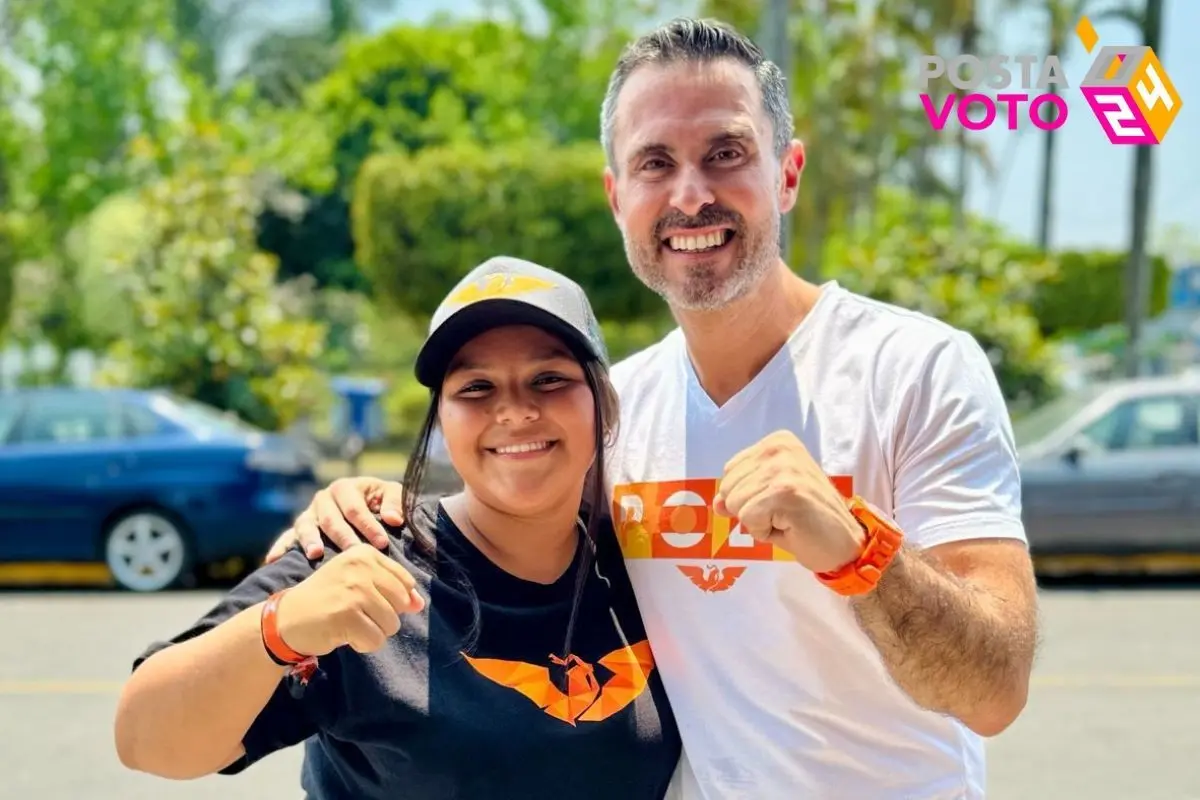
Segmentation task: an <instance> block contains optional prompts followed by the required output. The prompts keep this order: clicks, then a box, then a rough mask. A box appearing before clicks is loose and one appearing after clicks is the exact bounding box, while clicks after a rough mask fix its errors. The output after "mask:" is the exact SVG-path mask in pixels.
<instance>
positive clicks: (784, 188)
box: [779, 139, 804, 214]
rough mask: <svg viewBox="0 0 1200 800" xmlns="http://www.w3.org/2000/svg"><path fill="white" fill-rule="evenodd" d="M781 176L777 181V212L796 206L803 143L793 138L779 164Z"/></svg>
mask: <svg viewBox="0 0 1200 800" xmlns="http://www.w3.org/2000/svg"><path fill="white" fill-rule="evenodd" d="M780 167H781V171H782V173H783V174H782V176H781V180H780V181H779V213H780V214H786V213H788V212H789V211H791V210H792V209H793V208H794V207H795V206H796V198H797V197H798V196H799V193H800V175H801V173H803V172H804V143H803V142H801V141H800V140H799V139H793V140H792V142H791V144H789V145H788V149H787V152H786V153H784V154H783V161H782V163H781V164H780Z"/></svg>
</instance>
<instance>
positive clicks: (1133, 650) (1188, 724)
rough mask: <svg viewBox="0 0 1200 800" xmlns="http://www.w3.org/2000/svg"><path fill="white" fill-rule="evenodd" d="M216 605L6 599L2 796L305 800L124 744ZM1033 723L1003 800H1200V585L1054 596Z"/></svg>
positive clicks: (270, 767) (290, 763)
mask: <svg viewBox="0 0 1200 800" xmlns="http://www.w3.org/2000/svg"><path fill="white" fill-rule="evenodd" d="M216 596H217V595H216V593H214V592H211V591H193V592H180V593H174V594H166V595H159V596H153V597H148V596H133V595H127V594H120V593H116V592H66V591H62V592H11V593H0V720H3V724H0V797H5V798H9V797H11V798H31V799H32V798H37V800H58V799H59V798H62V799H63V800H65V799H66V798H71V800H75V799H76V798H88V800H117V799H118V798H120V800H173V799H175V798H178V800H201V798H213V800H273V798H299V797H301V792H300V789H299V783H298V775H299V764H300V757H301V752H300V750H299V749H298V748H296V749H293V750H291V751H289V752H286V753H282V754H277V755H276V756H275V757H273V758H271V759H268V760H267V761H265V762H263V763H261V764H259V765H257V766H255V767H254V768H252V769H251V770H249V771H247V772H246V773H244V774H243V775H241V776H238V777H235V778H224V777H212V778H206V779H203V780H200V781H195V782H188V783H168V782H164V781H162V780H159V779H155V778H149V777H146V776H141V775H137V774H133V773H130V772H127V771H125V770H124V769H123V768H122V767H121V766H120V764H119V763H118V762H117V760H116V756H115V755H114V752H113V746H112V735H111V725H112V715H113V709H114V706H115V702H116V697H117V691H118V687H119V682H120V681H121V680H122V679H123V678H124V676H125V675H126V674H127V673H128V668H129V662H130V660H131V658H132V657H133V656H134V655H135V654H136V653H138V652H139V651H140V650H141V648H143V647H144V646H145V644H146V643H147V642H149V641H150V640H152V639H154V638H156V637H160V636H163V635H166V634H169V633H171V632H173V631H175V630H177V629H179V628H181V627H183V626H185V625H186V624H188V623H189V622H190V621H191V620H193V619H194V618H195V617H196V616H198V615H199V614H200V613H202V612H203V611H204V610H205V609H207V608H208V606H209V605H210V604H211V603H212V602H213V600H214V599H215V597H216ZM1043 614H1044V619H1045V624H1044V635H1045V644H1044V646H1043V651H1042V655H1041V658H1040V661H1039V664H1038V669H1037V673H1036V677H1035V685H1034V689H1033V695H1032V698H1031V700H1030V704H1029V707H1028V710H1027V712H1026V714H1025V715H1024V716H1023V717H1022V719H1021V720H1020V721H1018V723H1017V724H1016V725H1014V726H1013V727H1012V728H1011V729H1010V730H1009V731H1007V732H1006V733H1005V734H1003V735H1002V736H1000V737H998V738H997V739H995V740H993V742H992V743H991V746H990V751H989V752H990V756H989V761H990V764H989V771H990V781H989V783H990V791H989V798H994V800H1042V799H1043V798H1045V800H1200V723H1198V722H1197V719H1198V718H1200V714H1198V712H1200V586H1197V587H1193V588H1189V589H1175V590H1168V589H1147V588H1135V589H1129V588H1124V589H1121V588H1117V589H1107V590H1080V589H1070V590H1067V589H1054V590H1050V591H1047V592H1045V593H1044V595H1043Z"/></svg>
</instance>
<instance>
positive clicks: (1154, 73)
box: [1075, 17, 1183, 144]
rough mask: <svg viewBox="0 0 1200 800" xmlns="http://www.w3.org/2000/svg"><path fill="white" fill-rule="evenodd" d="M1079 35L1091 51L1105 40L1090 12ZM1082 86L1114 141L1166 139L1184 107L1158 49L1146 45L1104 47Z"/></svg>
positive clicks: (1120, 142) (1108, 134) (1084, 18)
mask: <svg viewBox="0 0 1200 800" xmlns="http://www.w3.org/2000/svg"><path fill="white" fill-rule="evenodd" d="M1075 34H1076V35H1077V36H1078V37H1079V40H1080V41H1081V42H1082V43H1083V46H1084V47H1085V48H1086V49H1087V51H1088V52H1089V53H1090V52H1092V50H1093V49H1094V48H1095V46H1096V43H1097V42H1098V41H1099V40H1100V37H1099V36H1098V35H1097V34H1096V30H1095V28H1093V27H1092V23H1091V21H1090V20H1089V19H1088V18H1087V17H1083V18H1082V19H1080V20H1079V24H1078V25H1077V26H1076V28H1075ZM1079 89H1080V91H1082V92H1083V96H1084V97H1085V98H1087V101H1088V105H1089V106H1091V108H1092V112H1093V113H1094V114H1095V115H1096V119H1098V120H1099V121H1100V126H1101V127H1102V128H1104V133H1105V134H1107V136H1108V140H1109V141H1110V142H1112V143H1113V144H1161V143H1162V140H1163V137H1165V136H1166V135H1167V131H1168V130H1170V128H1171V125H1172V123H1174V122H1175V117H1177V116H1179V110H1180V109H1181V108H1183V98H1181V97H1180V96H1179V92H1177V91H1176V90H1175V85H1174V84H1173V83H1171V77H1170V76H1169V75H1168V74H1167V71H1166V69H1164V68H1163V65H1162V62H1160V61H1159V60H1158V56H1157V55H1156V54H1155V52H1154V49H1153V48H1150V47H1145V46H1142V45H1138V46H1131V45H1121V46H1109V45H1106V46H1105V47H1102V48H1100V52H1099V53H1097V54H1096V59H1095V60H1094V61H1093V62H1092V66H1091V69H1089V70H1088V73H1087V75H1086V76H1085V77H1084V79H1083V81H1082V83H1080V84H1079Z"/></svg>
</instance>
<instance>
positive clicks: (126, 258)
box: [105, 127, 325, 428]
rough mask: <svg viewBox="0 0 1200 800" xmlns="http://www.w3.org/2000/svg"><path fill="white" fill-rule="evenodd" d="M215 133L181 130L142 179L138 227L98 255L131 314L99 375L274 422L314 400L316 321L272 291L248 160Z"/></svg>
mask: <svg viewBox="0 0 1200 800" xmlns="http://www.w3.org/2000/svg"><path fill="white" fill-rule="evenodd" d="M221 135H222V132H221V131H220V130H219V129H217V128H215V127H207V128H204V129H201V130H198V131H196V132H195V133H194V134H192V135H190V136H185V137H184V138H183V140H182V142H181V146H180V149H179V150H178V151H177V152H176V153H175V156H174V159H173V161H174V163H175V169H174V170H173V171H172V173H171V174H169V175H166V176H161V177H158V176H155V177H158V179H156V180H147V181H146V182H145V184H144V186H145V188H144V189H143V190H142V192H141V193H140V195H139V198H138V199H139V201H140V203H139V205H140V206H141V208H142V209H144V210H145V212H146V220H145V224H146V230H145V233H144V236H142V237H140V238H141V242H140V244H138V245H135V247H134V248H133V249H131V250H130V251H129V252H127V253H125V254H124V255H123V256H120V257H114V258H113V259H112V260H111V261H110V262H109V263H108V268H109V273H110V279H111V280H112V281H114V282H116V283H117V284H118V286H119V287H120V289H121V291H122V293H123V294H124V295H125V299H126V301H127V302H128V303H129V305H130V306H131V308H132V310H133V314H134V318H135V319H136V320H137V321H138V323H140V324H138V325H137V326H136V327H135V329H134V330H133V331H132V332H131V333H130V334H129V335H127V336H125V337H123V338H122V339H120V340H119V341H118V342H116V343H115V344H114V345H113V347H112V348H111V350H110V357H111V360H112V364H111V365H110V366H109V369H108V371H107V372H106V375H105V379H106V380H107V381H110V382H114V383H118V384H121V385H132V386H141V387H151V386H162V387H168V388H171V389H173V390H175V391H177V392H179V393H180V394H183V395H185V396H187V397H192V398H195V399H197V400H200V401H202V402H206V403H210V404H212V405H215V406H217V407H219V408H223V409H228V410H232V411H235V412H237V413H238V414H239V415H240V416H241V417H242V418H244V419H246V420H248V421H250V422H253V423H256V424H259V425H262V426H264V427H268V428H275V427H278V426H280V425H286V424H289V423H291V422H292V421H294V420H296V419H297V418H298V417H300V416H301V415H304V414H310V413H314V412H317V411H319V406H318V405H316V404H315V402H314V401H315V400H316V399H317V398H320V397H322V394H323V391H324V381H323V379H322V378H321V376H320V375H319V373H317V372H316V370H315V369H314V368H313V363H314V362H315V361H316V360H317V359H318V358H319V356H320V355H321V351H322V348H323V344H324V333H325V332H324V328H323V326H322V325H319V324H317V323H315V322H312V321H310V320H306V319H303V318H299V319H297V318H294V317H291V316H290V315H289V314H287V313H286V312H285V310H284V308H283V307H281V305H280V303H279V302H278V301H277V297H276V287H275V278H276V263H275V260H274V259H273V258H272V257H270V256H269V255H266V254H264V253H262V252H259V251H257V250H256V249H255V247H254V233H255V230H254V228H255V216H256V214H257V212H258V210H259V201H258V193H257V192H256V191H255V190H254V187H253V177H254V166H253V164H252V163H250V162H249V161H247V160H245V159H242V158H239V157H237V156H236V151H235V152H234V153H231V152H230V150H231V149H232V148H230V147H229V146H228V143H226V142H223V141H222V138H221Z"/></svg>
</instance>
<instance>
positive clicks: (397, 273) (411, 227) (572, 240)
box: [354, 143, 662, 321]
mask: <svg viewBox="0 0 1200 800" xmlns="http://www.w3.org/2000/svg"><path fill="white" fill-rule="evenodd" d="M603 164H604V157H603V154H602V153H601V151H600V148H599V147H598V146H597V145H595V144H590V145H583V144H579V145H570V146H566V147H556V148H547V147H545V146H542V145H539V144H537V143H528V144H513V145H506V146H502V147H494V148H486V149H485V148H483V147H480V146H477V145H474V144H461V145H456V146H453V147H437V148H428V149H425V150H421V151H419V152H417V153H415V154H413V155H402V154H393V155H381V156H375V157H373V158H371V159H370V160H369V161H367V163H366V164H365V165H364V166H363V169H362V173H361V175H360V177H359V180H358V184H357V187H356V190H355V199H354V238H355V242H356V243H357V246H358V251H357V254H358V261H359V263H360V264H361V265H362V268H363V270H364V271H365V272H366V274H367V275H368V276H369V277H370V279H371V281H372V283H373V285H374V286H375V288H376V290H377V292H378V293H379V295H380V297H382V298H386V299H387V300H389V301H391V302H392V303H393V304H395V305H396V306H397V307H399V308H401V309H403V310H404V311H406V312H407V313H410V314H414V315H428V314H430V313H432V311H433V309H434V308H436V307H437V304H438V303H439V302H441V300H442V298H443V297H444V296H445V294H446V292H447V291H449V290H450V288H451V287H452V286H453V285H454V284H455V282H457V281H458V280H459V279H460V278H461V277H462V276H463V275H465V274H466V273H467V272H469V271H470V270H471V269H472V268H473V267H474V266H475V265H477V264H478V263H480V262H481V261H484V260H485V259H487V258H489V257H491V256H494V255H500V254H505V255H512V256H519V257H522V258H527V259H530V260H532V261H536V262H538V263H541V264H545V265H546V266H548V267H551V268H554V269H558V270H561V271H562V272H564V273H566V274H568V275H570V276H571V277H572V278H574V279H575V280H577V281H578V282H579V283H580V284H581V285H582V286H583V287H584V288H586V289H587V291H588V294H589V297H591V299H592V304H593V306H594V307H595V309H596V315H597V317H599V318H600V319H601V320H614V321H627V320H636V319H642V318H644V317H647V316H656V315H660V314H661V313H662V301H661V300H660V299H659V298H658V297H657V296H656V295H654V294H653V293H651V292H650V291H649V290H648V289H646V288H645V287H644V286H642V284H641V283H640V282H639V281H638V280H637V278H635V277H634V276H633V274H632V273H631V272H630V270H629V268H628V266H626V263H625V258H624V246H623V244H622V241H621V234H620V231H619V230H618V228H617V226H616V224H615V223H614V221H613V218H612V213H611V211H610V210H609V207H608V202H607V199H606V198H605V196H604V191H603V187H602V185H601V181H600V176H601V173H602V170H603Z"/></svg>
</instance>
